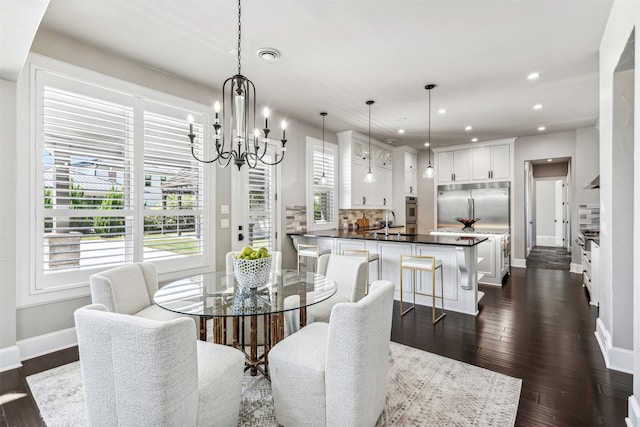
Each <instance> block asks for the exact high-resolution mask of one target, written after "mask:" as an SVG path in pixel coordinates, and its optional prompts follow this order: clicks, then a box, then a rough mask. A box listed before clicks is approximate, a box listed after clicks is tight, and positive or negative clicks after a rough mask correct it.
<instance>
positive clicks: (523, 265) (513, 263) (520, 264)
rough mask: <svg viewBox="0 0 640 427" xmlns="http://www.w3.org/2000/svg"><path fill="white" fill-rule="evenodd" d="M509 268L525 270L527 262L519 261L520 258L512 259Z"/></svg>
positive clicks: (524, 260)
mask: <svg viewBox="0 0 640 427" xmlns="http://www.w3.org/2000/svg"><path fill="white" fill-rule="evenodd" d="M511 266H512V267H520V268H527V260H526V259H520V258H514V259H513V261H511Z"/></svg>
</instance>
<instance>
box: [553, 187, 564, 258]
mask: <svg viewBox="0 0 640 427" xmlns="http://www.w3.org/2000/svg"><path fill="white" fill-rule="evenodd" d="M554 188H555V219H554V225H555V237H556V246H564V211H565V209H564V184H563V182H562V180H561V179H557V180H556V181H555V182H554Z"/></svg>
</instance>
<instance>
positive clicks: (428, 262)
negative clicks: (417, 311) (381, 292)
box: [400, 255, 447, 325]
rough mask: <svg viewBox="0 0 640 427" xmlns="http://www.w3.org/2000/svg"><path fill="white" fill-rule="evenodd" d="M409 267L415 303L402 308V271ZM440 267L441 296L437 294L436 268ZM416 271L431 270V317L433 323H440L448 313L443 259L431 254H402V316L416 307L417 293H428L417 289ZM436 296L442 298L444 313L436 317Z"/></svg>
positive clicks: (401, 301) (441, 307)
mask: <svg viewBox="0 0 640 427" xmlns="http://www.w3.org/2000/svg"><path fill="white" fill-rule="evenodd" d="M405 268H406V269H409V270H411V273H412V281H411V289H412V291H413V305H412V306H411V307H409V308H408V309H406V310H404V311H403V310H402V303H403V298H402V271H403V269H405ZM437 269H440V296H436V270H437ZM416 271H426V272H431V295H430V296H431V319H432V321H433V324H434V325H435V324H436V323H438V322H439V321H440V320H441V319H442V318H443V317H444V316H446V314H447V313H445V312H444V280H443V279H444V275H443V270H442V261H441V260H439V259H436V257H435V256H431V255H400V316H404V315H405V314H407V313H408V312H409V311H411V310H413V309H414V308H415V307H416V294H419V295H426V296H429V294H423V293H421V292H418V291H416ZM436 298H440V300H441V306H440V309H441V311H442V313H441V314H440V316H438V317H437V318H436Z"/></svg>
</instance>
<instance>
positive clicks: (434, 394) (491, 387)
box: [27, 342, 522, 427]
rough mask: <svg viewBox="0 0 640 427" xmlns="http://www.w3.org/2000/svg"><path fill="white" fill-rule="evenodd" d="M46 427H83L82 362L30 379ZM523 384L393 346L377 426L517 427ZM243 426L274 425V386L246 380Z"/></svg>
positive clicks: (454, 362)
mask: <svg viewBox="0 0 640 427" xmlns="http://www.w3.org/2000/svg"><path fill="white" fill-rule="evenodd" d="M27 383H28V384H29V387H30V388H31V392H32V394H33V397H34V399H35V400H36V403H37V404H38V408H39V409H40V413H41V415H42V418H43V419H44V421H45V423H46V424H47V426H48V427H78V426H85V425H86V419H85V414H84V397H83V394H82V379H81V376H80V364H79V362H73V363H69V364H67V365H63V366H60V367H58V368H54V369H50V370H48V371H44V372H40V373H38V374H34V375H30V376H29V377H27ZM521 387H522V380H520V379H517V378H513V377H509V376H506V375H503V374H499V373H496V372H492V371H489V370H487V369H483V368H479V367H477V366H473V365H469V364H466V363H462V362H458V361H456V360H453V359H449V358H446V357H442V356H438V355H435V354H432V353H428V352H426V351H422V350H417V349H414V348H411V347H407V346H404V345H401V344H397V343H393V342H392V343H391V348H390V354H389V383H388V386H387V398H386V402H385V409H384V412H383V413H382V416H381V417H380V419H379V420H378V424H377V425H378V426H379V427H382V426H417V425H419V426H443V427H444V426H446V427H452V426H460V427H468V426H513V425H514V423H515V419H516V412H517V410H518V401H519V399H520V388H521ZM239 425H241V426H269V427H271V426H276V425H277V424H276V421H275V413H274V409H273V399H272V397H271V384H270V383H269V381H267V380H266V379H265V378H263V377H261V376H256V377H251V376H250V375H248V374H247V375H245V377H244V383H243V386H242V404H241V409H240V423H239Z"/></svg>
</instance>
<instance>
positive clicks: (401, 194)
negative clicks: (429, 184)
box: [392, 146, 418, 226]
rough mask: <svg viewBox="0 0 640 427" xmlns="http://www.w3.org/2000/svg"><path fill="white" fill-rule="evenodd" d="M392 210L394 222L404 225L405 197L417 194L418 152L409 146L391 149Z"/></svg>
mask: <svg viewBox="0 0 640 427" xmlns="http://www.w3.org/2000/svg"><path fill="white" fill-rule="evenodd" d="M392 190H393V210H394V211H395V214H396V219H395V220H394V224H396V225H401V226H402V225H405V218H406V212H405V209H406V197H407V196H409V197H417V196H418V152H417V151H416V150H415V149H414V148H411V147H408V146H401V147H395V148H394V149H393V189H392Z"/></svg>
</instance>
